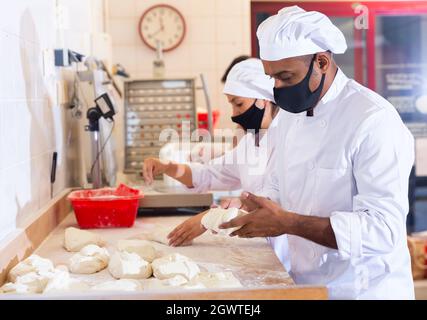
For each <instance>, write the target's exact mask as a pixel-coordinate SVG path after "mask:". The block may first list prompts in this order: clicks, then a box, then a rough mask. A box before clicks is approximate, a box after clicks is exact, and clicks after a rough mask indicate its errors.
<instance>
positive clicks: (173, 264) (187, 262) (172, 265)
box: [151, 253, 200, 280]
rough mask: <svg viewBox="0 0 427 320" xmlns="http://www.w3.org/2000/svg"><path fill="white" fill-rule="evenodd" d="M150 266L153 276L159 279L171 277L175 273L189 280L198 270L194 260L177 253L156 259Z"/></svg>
mask: <svg viewBox="0 0 427 320" xmlns="http://www.w3.org/2000/svg"><path fill="white" fill-rule="evenodd" d="M151 266H152V267H153V273H154V276H155V277H156V278H158V279H160V280H163V279H169V278H173V277H175V276H177V275H181V276H183V277H185V278H186V279H187V280H191V279H193V278H194V277H195V276H197V275H198V274H199V272H200V269H199V266H198V265H197V264H196V263H195V262H194V261H192V260H191V259H190V258H187V257H186V256H183V255H181V254H179V253H173V254H170V255H167V256H165V257H162V258H159V259H156V260H154V261H153V263H152V264H151Z"/></svg>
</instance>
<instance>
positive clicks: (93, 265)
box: [69, 244, 110, 274]
mask: <svg viewBox="0 0 427 320" xmlns="http://www.w3.org/2000/svg"><path fill="white" fill-rule="evenodd" d="M109 260H110V255H109V254H108V251H107V249H105V248H101V247H98V246H97V245H94V244H89V245H87V246H85V247H84V248H83V249H82V250H80V252H78V253H76V254H74V255H73V256H72V257H71V258H70V261H69V267H70V271H71V272H72V273H78V274H91V273H95V272H98V271H101V270H103V269H105V268H106V267H107V265H108V262H109Z"/></svg>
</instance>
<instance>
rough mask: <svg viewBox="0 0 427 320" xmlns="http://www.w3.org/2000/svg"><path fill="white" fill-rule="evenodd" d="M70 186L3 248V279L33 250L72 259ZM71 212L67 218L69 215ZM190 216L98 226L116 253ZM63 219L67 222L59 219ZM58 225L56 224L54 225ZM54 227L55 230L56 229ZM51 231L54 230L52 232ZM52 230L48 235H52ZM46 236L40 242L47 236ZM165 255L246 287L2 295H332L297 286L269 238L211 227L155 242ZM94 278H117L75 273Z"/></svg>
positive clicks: (56, 259)
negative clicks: (193, 235) (174, 243)
mask: <svg viewBox="0 0 427 320" xmlns="http://www.w3.org/2000/svg"><path fill="white" fill-rule="evenodd" d="M68 192H69V190H68V191H67V192H64V194H62V195H61V196H58V197H57V199H56V202H55V201H53V202H52V203H51V204H50V206H48V207H47V208H46V210H44V212H40V213H39V214H38V215H37V217H34V219H32V222H31V223H30V221H29V222H28V223H29V224H28V226H27V227H26V228H24V229H22V230H21V231H19V230H18V231H17V233H16V234H14V235H11V236H13V237H14V239H13V241H10V242H8V243H7V244H6V245H5V244H3V247H1V248H0V262H2V263H3V265H0V266H1V267H2V276H3V280H4V277H5V276H6V274H7V272H8V270H9V269H10V268H12V267H13V266H14V265H15V264H16V263H17V262H19V261H21V260H23V259H24V258H25V257H27V256H28V255H30V254H31V253H33V251H34V248H36V247H38V248H37V250H35V252H34V253H36V254H39V255H40V256H42V257H45V258H49V259H51V260H52V261H53V262H54V264H55V265H60V264H65V265H68V259H69V258H70V257H71V256H72V255H73V253H70V252H67V251H66V250H65V249H63V239H64V230H65V228H67V227H69V226H77V223H76V221H75V217H74V214H68V216H66V212H70V211H69V203H68V201H66V195H67V193H68ZM64 216H66V217H65V219H63V218H64ZM184 219H186V217H146V218H138V219H137V221H136V223H135V225H134V227H133V228H126V229H95V230H91V231H93V232H96V233H99V234H100V235H101V236H103V237H104V238H105V240H106V241H107V245H106V247H107V249H108V250H109V252H110V253H113V252H114V251H115V245H116V243H117V241H118V240H120V239H131V238H139V237H141V235H142V234H143V233H144V232H149V231H151V230H153V229H154V228H156V226H158V225H159V226H164V227H173V226H175V225H177V224H178V223H180V222H181V221H183V220H184ZM61 220H62V223H60V224H59V225H58V223H59V222H60V221H61ZM55 225H57V227H56V228H55V229H53V228H54V226H55ZM52 229H53V230H52ZM49 232H50V234H49ZM47 234H49V235H48V236H47V237H46V235H47ZM43 238H45V240H44V241H43V242H42V243H41V244H40V242H41V240H42V239H43ZM39 244H40V245H39ZM155 247H156V249H157V251H158V254H159V256H161V255H164V254H167V253H171V252H178V253H181V254H183V255H186V256H188V257H190V258H192V259H193V260H195V261H196V262H197V263H198V265H199V266H200V268H201V269H202V271H211V272H215V271H231V272H233V274H234V275H235V276H236V277H237V278H238V279H239V280H240V281H241V283H242V284H243V286H244V288H241V289H240V288H238V289H215V290H214V289H198V290H188V289H187V290H183V289H182V288H181V289H179V288H178V289H171V290H169V289H168V290H165V291H149V290H145V291H141V292H134V293H133V292H131V293H130V292H120V293H118V292H95V291H93V292H85V293H74V294H61V295H52V296H49V295H21V296H12V295H2V296H0V299H103V300H108V299H172V300H173V299H208V300H215V299H327V290H326V288H325V287H322V286H296V285H294V283H293V280H292V279H291V277H290V276H289V275H288V273H287V272H286V270H284V268H283V266H282V265H281V263H280V262H279V260H278V259H277V257H276V255H275V254H274V252H273V250H272V248H271V247H270V246H269V245H268V244H267V242H266V240H265V239H262V238H258V239H240V238H231V237H225V236H218V235H211V234H209V233H205V234H204V235H202V236H201V237H199V238H197V239H196V240H195V241H194V243H193V245H192V246H188V247H178V248H172V247H169V246H166V245H162V244H157V243H155ZM73 277H76V278H80V279H83V280H85V281H87V282H88V283H89V284H92V285H94V284H96V283H100V282H103V281H106V280H112V277H111V275H110V274H109V273H108V271H107V270H103V271H101V272H99V273H96V274H93V275H73Z"/></svg>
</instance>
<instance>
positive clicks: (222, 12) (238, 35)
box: [107, 0, 250, 127]
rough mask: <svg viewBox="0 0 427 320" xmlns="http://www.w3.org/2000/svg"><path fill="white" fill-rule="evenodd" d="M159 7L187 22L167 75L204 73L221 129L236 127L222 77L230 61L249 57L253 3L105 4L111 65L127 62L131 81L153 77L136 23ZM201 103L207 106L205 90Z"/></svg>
mask: <svg viewBox="0 0 427 320" xmlns="http://www.w3.org/2000/svg"><path fill="white" fill-rule="evenodd" d="M158 3H166V4H169V5H172V6H174V7H176V8H177V9H178V10H180V11H181V13H182V14H183V15H184V17H185V19H186V24H187V35H186V37H185V39H184V41H183V43H182V44H181V46H180V47H178V48H177V49H175V50H174V51H171V52H166V53H165V54H164V59H165V64H166V77H172V78H174V77H198V75H199V74H200V73H201V72H202V73H204V74H205V75H206V77H207V81H208V84H209V91H210V95H211V104H212V106H213V107H214V108H218V109H220V110H221V122H220V123H219V127H230V126H232V123H231V120H230V116H231V112H230V111H231V110H230V107H229V106H228V104H227V102H226V99H225V97H224V95H223V94H222V89H223V87H222V84H221V82H220V79H221V77H222V75H223V73H224V71H225V69H226V68H227V67H228V65H229V64H230V62H231V61H232V59H234V58H235V57H236V56H238V55H242V54H249V53H250V0H164V1H160V2H159V1H157V0H107V4H108V21H107V32H109V33H110V34H111V36H112V41H113V62H114V63H121V64H123V65H124V66H125V68H126V69H127V70H128V71H129V72H130V73H131V75H132V77H133V78H150V77H152V61H153V59H154V57H155V54H154V51H152V50H151V49H149V48H148V47H146V46H145V44H143V42H142V40H141V39H140V38H139V35H138V21H139V18H140V16H141V15H142V14H143V12H144V11H145V10H146V9H148V8H149V7H151V6H152V5H155V4H158ZM197 85H198V86H200V85H201V83H200V81H199V82H198V83H197ZM197 103H198V106H199V107H200V108H202V109H203V108H205V105H206V104H205V101H204V96H203V92H202V91H199V92H198V95H197Z"/></svg>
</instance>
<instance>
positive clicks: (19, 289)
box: [0, 282, 37, 294]
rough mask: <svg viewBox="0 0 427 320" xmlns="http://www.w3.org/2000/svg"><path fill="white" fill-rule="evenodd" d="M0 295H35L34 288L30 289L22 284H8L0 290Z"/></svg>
mask: <svg viewBox="0 0 427 320" xmlns="http://www.w3.org/2000/svg"><path fill="white" fill-rule="evenodd" d="M0 293H3V294H31V293H37V292H36V290H35V288H34V287H30V286H28V285H26V284H22V283H13V282H8V283H6V284H4V285H3V287H1V288H0Z"/></svg>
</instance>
